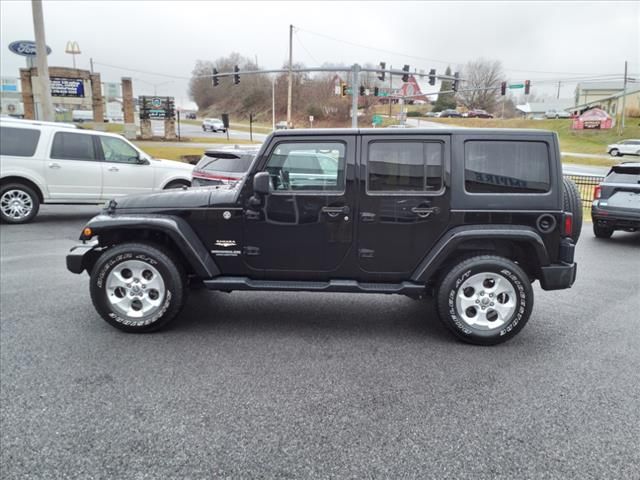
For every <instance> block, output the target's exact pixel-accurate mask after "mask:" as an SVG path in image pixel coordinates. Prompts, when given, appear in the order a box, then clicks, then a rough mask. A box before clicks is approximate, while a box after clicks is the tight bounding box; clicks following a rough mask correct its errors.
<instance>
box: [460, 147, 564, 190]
mask: <svg viewBox="0 0 640 480" xmlns="http://www.w3.org/2000/svg"><path fill="white" fill-rule="evenodd" d="M469 142H498V143H504V142H511V143H542V144H543V145H544V146H545V148H546V150H547V173H548V176H549V188H548V189H547V190H545V191H544V192H470V191H469V190H467V178H466V173H467V143H469ZM463 143H464V148H463V156H462V188H463V190H464V194H465V195H470V196H482V195H494V196H495V195H516V196H522V195H525V196H531V195H538V196H544V195H551V194H552V193H553V175H552V165H551V146H550V144H549V142H547V141H546V140H536V139H526V140H524V139H510V138H505V139H494V138H482V139H480V138H468V139H465V140H464V142H463Z"/></svg>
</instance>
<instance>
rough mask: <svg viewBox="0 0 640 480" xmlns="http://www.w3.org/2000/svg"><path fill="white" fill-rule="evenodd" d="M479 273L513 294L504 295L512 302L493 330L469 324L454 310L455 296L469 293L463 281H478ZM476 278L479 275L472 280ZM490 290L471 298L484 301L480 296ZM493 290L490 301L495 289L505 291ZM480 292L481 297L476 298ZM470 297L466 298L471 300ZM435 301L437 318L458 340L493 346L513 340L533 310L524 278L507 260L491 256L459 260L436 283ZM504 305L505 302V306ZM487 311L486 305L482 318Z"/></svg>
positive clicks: (525, 276) (519, 270)
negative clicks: (502, 318) (498, 282)
mask: <svg viewBox="0 0 640 480" xmlns="http://www.w3.org/2000/svg"><path fill="white" fill-rule="evenodd" d="M483 274H486V277H487V280H488V279H490V278H496V277H497V278H499V279H500V282H508V284H509V285H510V286H511V289H512V290H513V292H514V295H513V298H511V296H510V295H507V297H508V302H510V301H511V300H513V302H514V305H513V307H512V310H513V311H512V313H510V314H509V315H508V316H507V317H506V318H505V320H504V323H503V322H502V321H499V323H497V325H499V326H498V327H496V328H490V327H489V328H488V329H484V328H480V327H474V326H472V325H469V324H468V323H467V321H465V320H464V317H463V316H461V315H460V313H461V312H459V311H458V310H459V308H458V304H457V296H458V294H459V293H462V294H464V295H465V296H466V293H469V292H464V290H468V288H469V287H465V285H467V283H465V282H467V280H469V279H473V278H478V279H482V276H483ZM476 275H479V276H478V277H475V276H476ZM489 285H490V283H489ZM500 285H502V283H500ZM492 288H494V287H489V290H488V291H484V289H483V290H482V291H480V292H478V291H477V290H474V293H473V295H475V296H477V297H478V298H479V299H480V298H484V295H487V296H488V295H489V294H490V293H489V292H490V291H492V290H491V289H492ZM495 288H497V290H494V291H493V294H494V297H492V298H493V299H494V300H495V299H496V298H497V296H498V295H499V292H498V290H500V291H505V289H504V287H500V288H499V287H498V286H497V285H496V287H495ZM506 288H508V286H507V287H506ZM461 289H462V292H461ZM472 290H473V289H472ZM481 293H482V295H483V296H482V297H480V294H481ZM473 295H472V296H471V297H469V298H471V299H473V298H475V297H474V296H473ZM503 298H504V297H503ZM436 301H437V306H438V313H439V315H440V319H441V320H442V322H443V323H444V324H445V326H446V327H447V328H448V329H449V330H451V331H452V332H453V333H454V334H455V335H456V336H457V337H458V338H459V339H461V340H463V341H465V342H467V343H472V344H476V345H496V344H499V343H502V342H505V341H507V340H509V339H510V338H512V337H514V336H515V335H516V334H517V333H518V332H519V331H520V330H522V328H523V327H524V326H525V324H526V323H527V321H528V320H529V316H530V315H531V311H532V309H533V289H532V287H531V282H530V280H529V277H528V275H527V274H526V273H525V272H524V271H523V270H522V269H521V268H520V267H519V266H518V265H516V264H515V263H514V262H512V261H511V260H508V259H506V258H504V257H499V256H495V255H479V256H475V257H472V258H468V259H466V260H462V261H461V262H459V263H457V264H455V265H454V266H453V267H452V268H451V270H450V271H449V272H448V273H447V274H446V275H445V277H444V279H443V280H442V281H441V283H440V286H439V289H438V293H437V295H436ZM508 302H505V305H506V304H507V303H508ZM479 305H481V303H480V304H479ZM470 308H471V307H470ZM473 308H476V309H477V311H478V312H480V309H479V307H476V306H475V304H474V305H473ZM467 310H468V309H467ZM490 310H491V307H489V306H488V305H487V310H486V311H487V314H486V315H489V312H490Z"/></svg>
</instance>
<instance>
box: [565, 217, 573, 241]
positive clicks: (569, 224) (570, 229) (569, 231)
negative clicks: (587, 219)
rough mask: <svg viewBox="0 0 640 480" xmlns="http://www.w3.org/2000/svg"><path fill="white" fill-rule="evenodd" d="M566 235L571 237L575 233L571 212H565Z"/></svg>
mask: <svg viewBox="0 0 640 480" xmlns="http://www.w3.org/2000/svg"><path fill="white" fill-rule="evenodd" d="M563 233H564V236H565V237H570V236H571V234H572V233H573V215H572V214H571V213H565V214H564V232H563Z"/></svg>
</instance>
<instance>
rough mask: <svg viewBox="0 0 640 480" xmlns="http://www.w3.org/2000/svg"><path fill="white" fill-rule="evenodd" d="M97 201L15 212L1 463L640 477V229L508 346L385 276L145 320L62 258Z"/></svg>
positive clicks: (131, 471) (272, 473)
mask: <svg viewBox="0 0 640 480" xmlns="http://www.w3.org/2000/svg"><path fill="white" fill-rule="evenodd" d="M95 210H96V208H95V207H44V208H43V214H42V215H41V216H40V217H39V218H38V219H37V221H36V222H35V223H33V224H31V225H26V226H6V225H2V226H1V227H0V238H1V239H2V241H1V243H0V267H1V273H2V274H1V276H0V287H1V288H0V302H1V305H2V308H1V310H0V332H1V335H0V347H1V348H0V360H1V362H0V380H1V382H0V410H1V417H0V418H1V427H2V428H0V440H1V445H2V449H1V450H0V465H1V469H2V472H1V473H2V475H1V476H2V478H3V479H24V478H51V479H58V478H82V479H86V478H105V479H107V478H109V479H116V478H123V479H169V478H180V479H182V478H189V479H205V478H206V479H209V478H217V477H225V478H420V479H424V478H434V479H444V478H452V479H458V478H465V479H474V480H475V479H495V478H503V479H514V478H517V479H527V478H535V479H538V478H546V479H553V478H557V479H563V480H566V479H580V480H583V479H600V478H612V479H632V478H633V479H637V478H638V471H640V470H639V469H638V467H639V465H640V449H639V448H638V439H639V438H640V335H639V334H638V331H640V316H639V315H638V314H637V312H638V310H640V293H639V289H638V285H639V284H640V274H639V273H638V272H640V233H637V234H629V233H616V234H614V236H613V238H612V239H611V240H610V241H598V240H596V239H595V238H594V237H593V236H592V234H591V233H590V232H589V231H585V232H583V238H582V240H581V242H580V243H579V245H578V249H577V260H578V262H579V265H580V267H579V276H578V281H577V283H576V285H575V286H574V288H573V289H571V290H567V291H559V292H544V293H543V292H541V291H540V290H539V289H538V288H536V294H538V296H537V299H536V306H535V311H534V314H533V317H532V319H531V321H530V323H529V324H528V325H527V327H526V328H525V329H524V330H523V331H522V332H521V333H520V334H519V336H518V337H516V338H515V339H514V340H512V341H511V342H509V343H507V344H505V345H502V346H499V347H495V348H483V347H473V346H469V345H465V344H461V343H458V342H456V341H455V340H453V339H452V338H451V336H450V335H449V334H448V333H447V332H446V331H445V330H444V329H443V328H442V327H441V326H440V324H439V322H438V321H437V320H436V318H435V313H434V309H433V306H432V304H431V303H429V302H426V303H424V302H416V301H413V300H410V299H408V298H403V297H396V296H382V295H370V296H366V295H360V296H358V295H347V294H300V293H291V294H267V293H250V292H244V293H241V292H238V293H233V294H231V295H228V294H223V293H209V292H204V291H199V292H194V293H193V294H192V295H191V298H190V301H189V303H188V306H187V308H186V309H185V311H184V313H183V314H182V315H181V317H180V318H179V319H178V320H177V321H176V322H175V324H174V326H173V327H172V328H171V329H169V330H166V331H163V332H159V333H156V334H150V335H127V334H124V333H120V332H119V331H117V330H115V329H113V328H111V327H110V326H108V325H107V324H106V323H105V322H103V321H102V320H101V319H100V318H99V317H98V315H97V314H96V313H95V311H94V309H93V307H92V306H91V301H90V299H89V294H88V282H87V277H86V276H85V275H83V276H77V275H73V274H70V273H68V272H66V270H65V268H64V254H65V252H66V250H67V249H68V248H69V246H70V245H72V244H73V243H74V241H75V239H76V238H77V236H78V234H79V232H80V229H81V228H82V226H83V222H84V221H85V219H87V218H88V217H89V216H90V215H92V214H93V213H94V211H95ZM587 227H588V225H587Z"/></svg>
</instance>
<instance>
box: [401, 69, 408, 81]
mask: <svg viewBox="0 0 640 480" xmlns="http://www.w3.org/2000/svg"><path fill="white" fill-rule="evenodd" d="M402 71H403V72H407V73H405V74H404V75H402V81H403V82H404V83H407V82H408V81H409V65H405V66H404V67H402Z"/></svg>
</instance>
